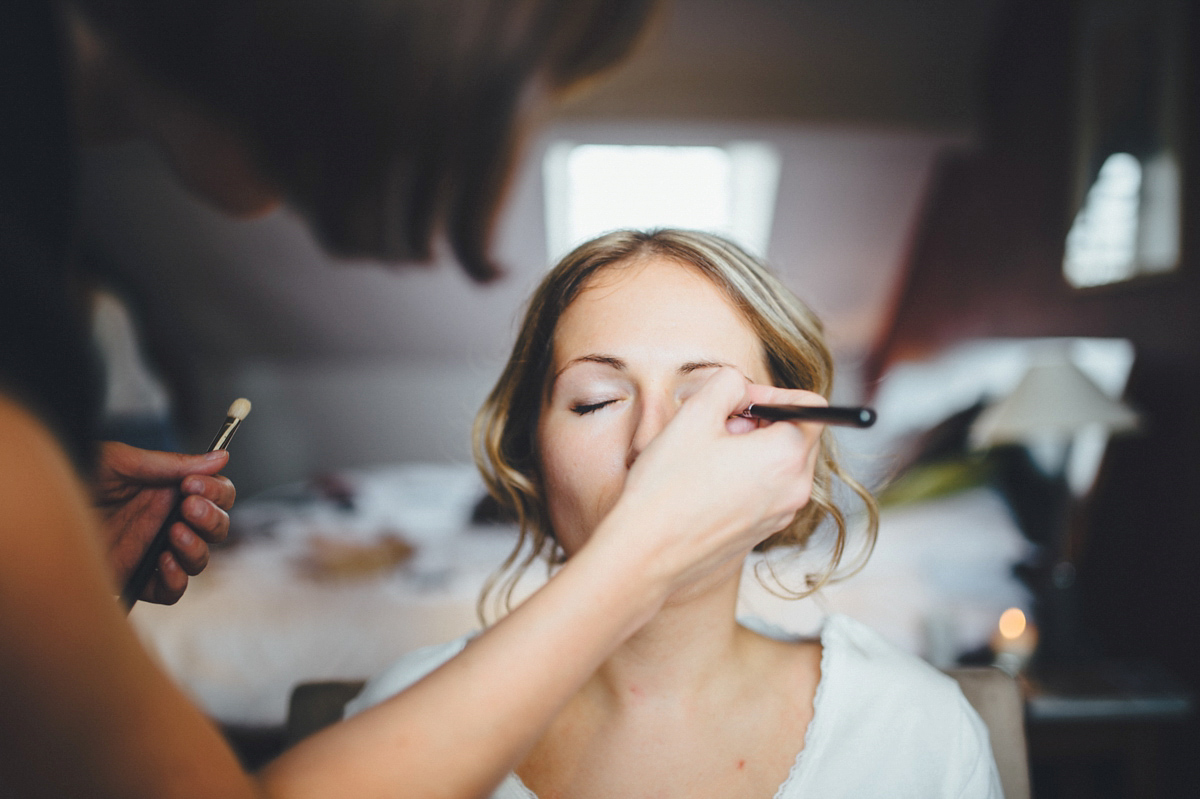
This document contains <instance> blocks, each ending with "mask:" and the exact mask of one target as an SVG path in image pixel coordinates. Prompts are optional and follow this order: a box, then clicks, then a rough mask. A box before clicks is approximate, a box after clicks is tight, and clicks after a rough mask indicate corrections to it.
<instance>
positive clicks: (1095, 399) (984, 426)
mask: <svg viewBox="0 0 1200 799" xmlns="http://www.w3.org/2000/svg"><path fill="white" fill-rule="evenodd" d="M1138 424H1139V419H1138V414H1137V413H1136V412H1135V411H1134V410H1132V409H1131V408H1129V407H1128V406H1127V405H1125V404H1124V403H1122V402H1121V401H1119V400H1117V399H1113V398H1112V397H1109V396H1108V395H1107V394H1105V393H1104V392H1103V391H1102V390H1101V389H1100V388H1099V387H1098V386H1097V385H1096V384H1095V383H1094V382H1092V380H1091V379H1090V378H1089V377H1088V376H1087V375H1085V374H1084V373H1083V372H1082V371H1081V370H1080V369H1079V367H1078V366H1076V365H1075V363H1074V362H1073V361H1072V360H1071V358H1070V355H1069V353H1068V351H1067V349H1066V348H1065V347H1063V346H1054V347H1050V348H1047V349H1045V350H1043V351H1041V352H1039V353H1038V354H1037V356H1035V359H1034V362H1033V364H1032V365H1031V366H1030V367H1029V370H1028V371H1027V372H1026V373H1025V375H1024V377H1022V378H1021V381H1020V382H1019V383H1018V384H1017V387H1016V388H1015V389H1014V390H1013V391H1012V393H1010V394H1008V395H1007V396H1005V397H1003V398H1002V399H1000V400H998V401H996V402H994V403H993V404H991V405H989V406H988V407H987V408H985V409H984V410H983V412H982V413H980V415H979V417H978V418H977V419H976V420H975V422H974V424H973V425H972V426H971V431H970V439H971V444H972V446H974V447H976V448H979V449H985V448H991V447H995V446H1001V445H1006V444H1019V445H1024V446H1026V447H1029V448H1030V451H1031V453H1032V454H1034V455H1035V459H1036V460H1038V462H1039V464H1040V466H1041V467H1042V470H1043V471H1044V472H1045V474H1046V477H1047V478H1049V479H1050V480H1052V481H1054V482H1055V483H1056V484H1057V485H1059V486H1061V487H1062V488H1061V490H1062V492H1063V496H1062V503H1061V508H1062V510H1063V513H1062V516H1061V518H1060V519H1059V520H1057V522H1058V523H1057V524H1055V525H1054V535H1053V537H1052V538H1051V540H1050V541H1049V542H1048V546H1047V547H1046V548H1045V549H1044V550H1043V552H1042V558H1041V559H1040V562H1039V563H1038V564H1037V565H1036V566H1035V567H1034V569H1033V573H1034V575H1035V579H1034V580H1033V583H1034V584H1033V585H1032V586H1031V588H1032V589H1033V591H1034V594H1035V602H1036V607H1035V616H1036V620H1037V624H1038V625H1039V628H1040V629H1039V630H1038V645H1037V652H1036V654H1035V655H1034V663H1035V664H1038V663H1042V664H1046V663H1060V662H1068V661H1071V660H1075V659H1078V658H1079V657H1080V656H1081V646H1080V641H1079V629H1078V622H1077V620H1076V606H1077V599H1076V590H1075V562H1076V561H1077V559H1078V558H1079V556H1080V554H1081V547H1082V543H1083V542H1082V531H1081V530H1079V526H1080V525H1079V524H1077V523H1076V522H1077V519H1076V514H1077V513H1078V511H1079V505H1080V503H1081V501H1082V499H1083V497H1084V495H1086V493H1087V491H1088V489H1090V483H1091V480H1090V479H1088V480H1087V481H1086V483H1083V484H1080V483H1078V482H1076V483H1074V484H1069V482H1068V480H1067V479H1066V476H1067V474H1066V473H1067V468H1068V465H1069V463H1070V459H1071V454H1072V448H1073V446H1074V442H1075V441H1076V439H1077V438H1078V437H1079V436H1080V434H1081V433H1084V432H1085V431H1101V432H1102V433H1103V434H1104V435H1107V434H1112V433H1121V432H1129V431H1133V430H1136V429H1137V427H1138ZM1103 441H1104V439H1103V438H1102V443H1101V446H1100V448H1099V450H1098V451H1097V453H1096V454H1097V456H1099V455H1100V454H1102V452H1103ZM1098 463H1099V461H1098V457H1097V461H1096V464H1095V465H1097V466H1098ZM1054 510H1055V509H1053V508H1048V509H1047V512H1048V513H1053V512H1054Z"/></svg>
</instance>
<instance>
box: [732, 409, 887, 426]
mask: <svg viewBox="0 0 1200 799" xmlns="http://www.w3.org/2000/svg"><path fill="white" fill-rule="evenodd" d="M741 415H742V416H748V417H751V418H758V419H766V420H767V421H770V422H781V421H784V420H789V419H790V420H798V421H802V422H821V423H823V424H837V425H844V426H846V427H870V426H871V425H873V424H875V418H876V414H875V411H873V410H871V409H870V408H842V407H838V406H836V405H830V406H826V407H823V406H819V405H813V406H809V405H754V404H752V405H751V406H750V407H749V408H747V409H746V410H744V411H742V413H741Z"/></svg>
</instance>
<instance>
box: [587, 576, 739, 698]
mask: <svg viewBox="0 0 1200 799" xmlns="http://www.w3.org/2000/svg"><path fill="white" fill-rule="evenodd" d="M740 576H741V563H740V562H738V563H737V567H736V569H730V570H729V572H728V573H727V574H724V575H721V577H720V579H719V580H714V582H713V584H711V585H709V586H697V587H696V588H695V589H694V590H689V591H685V592H683V593H681V594H680V595H677V596H676V597H673V598H672V599H671V600H668V602H667V604H666V605H664V606H663V608H662V610H660V611H659V612H658V613H657V614H655V616H654V618H653V619H651V620H650V621H649V622H647V623H646V625H645V626H644V627H642V628H641V629H640V630H639V631H638V632H637V633H635V634H634V635H633V636H632V637H631V638H630V639H629V640H628V641H626V642H625V643H624V644H623V645H622V646H621V647H620V648H619V649H618V650H617V651H616V652H614V653H613V655H612V656H611V657H609V659H608V660H607V661H605V662H604V664H603V665H601V667H600V669H599V670H598V671H597V672H596V675H595V676H594V677H593V678H592V686H591V687H592V688H593V689H598V690H601V691H602V692H603V694H604V695H606V697H607V698H608V700H609V701H612V702H615V703H617V704H618V705H621V706H624V705H626V704H628V703H634V704H640V703H643V702H646V701H654V700H656V699H671V698H679V697H685V696H688V695H696V694H699V693H701V692H708V693H710V694H711V692H712V690H713V688H714V687H715V685H717V684H719V682H720V680H721V679H722V678H724V677H727V676H729V675H731V674H736V673H738V672H739V671H740V668H739V667H740V664H741V660H742V659H743V658H744V657H745V649H746V644H747V638H748V637H749V638H752V637H753V634H752V633H749V632H748V631H747V630H744V629H742V627H740V626H739V625H738V623H737V619H736V610H737V598H738V585H739V583H740Z"/></svg>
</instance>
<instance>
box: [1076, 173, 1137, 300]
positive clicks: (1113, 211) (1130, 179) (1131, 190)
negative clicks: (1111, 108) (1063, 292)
mask: <svg viewBox="0 0 1200 799" xmlns="http://www.w3.org/2000/svg"><path fill="white" fill-rule="evenodd" d="M1141 189H1142V165H1141V164H1140V163H1139V162H1138V160H1137V159H1136V158H1134V157H1133V156H1132V155H1130V154H1129V153H1113V154H1112V155H1110V156H1109V157H1108V158H1107V159H1106V160H1105V161H1104V165H1103V166H1101V167H1100V173H1099V174H1098V175H1097V176H1096V182H1095V183H1093V184H1092V186H1091V188H1090V189H1088V193H1087V198H1086V200H1085V201H1084V204H1083V208H1081V209H1079V213H1078V214H1077V215H1076V216H1075V221H1074V223H1073V224H1072V225H1071V232H1070V233H1068V234H1067V248H1066V255H1065V259H1064V264H1063V268H1064V271H1065V272H1066V275H1067V279H1068V280H1069V281H1070V282H1071V284H1072V285H1074V286H1099V285H1103V284H1105V283H1115V282H1117V281H1119V280H1126V279H1128V278H1130V277H1132V276H1133V274H1134V273H1135V272H1136V271H1137V254H1138V253H1137V238H1138V216H1139V213H1138V212H1139V209H1140V204H1141V203H1140V195H1141Z"/></svg>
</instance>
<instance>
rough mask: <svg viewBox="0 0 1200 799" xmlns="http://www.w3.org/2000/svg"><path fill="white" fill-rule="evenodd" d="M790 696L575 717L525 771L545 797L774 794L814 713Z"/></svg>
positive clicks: (693, 798)
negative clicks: (727, 706) (718, 708)
mask: <svg viewBox="0 0 1200 799" xmlns="http://www.w3.org/2000/svg"><path fill="white" fill-rule="evenodd" d="M790 699H791V700H792V701H788V700H780V701H777V702H772V703H770V704H765V705H762V706H759V707H755V708H749V707H743V708H739V709H737V710H736V711H729V712H714V711H711V710H709V711H695V712H686V711H678V712H672V711H665V712H661V713H657V714H647V716H645V717H642V718H637V719H632V720H631V719H621V720H618V721H613V720H607V721H604V722H600V723H595V720H589V719H574V720H569V719H568V720H565V723H556V724H555V725H554V726H553V727H552V728H551V730H550V733H549V734H547V736H545V737H544V738H543V739H542V741H541V742H540V743H539V744H538V746H537V747H536V748H535V749H534V751H533V752H532V753H531V754H530V755H529V757H528V758H527V759H526V760H525V762H524V763H522V764H521V766H520V767H519V768H518V769H517V773H518V775H519V776H520V777H521V780H522V781H523V782H524V783H525V785H526V786H528V788H529V789H530V790H532V791H533V792H534V793H535V794H536V795H537V797H538V799H599V798H600V797H623V798H625V797H629V798H633V797H654V798H655V799H672V798H673V797H679V799H683V798H684V797H687V799H704V798H705V797H713V799H717V797H721V798H722V799H728V797H745V798H746V799H772V797H774V796H775V794H776V792H777V791H778V789H779V786H780V785H781V784H782V783H783V782H784V781H786V780H787V778H788V774H789V773H790V771H791V769H792V766H793V764H794V763H795V761H796V756H797V754H798V753H799V752H800V751H801V750H802V749H803V748H804V736H805V732H806V730H807V727H808V722H809V721H810V720H811V718H812V709H811V705H809V706H808V707H807V708H805V707H804V705H803V703H802V702H796V701H794V698H790Z"/></svg>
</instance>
